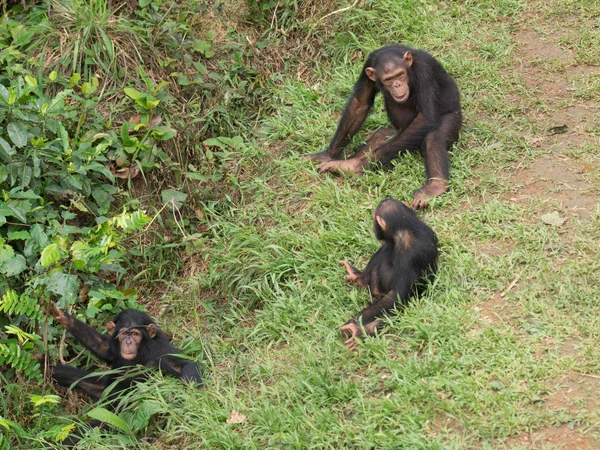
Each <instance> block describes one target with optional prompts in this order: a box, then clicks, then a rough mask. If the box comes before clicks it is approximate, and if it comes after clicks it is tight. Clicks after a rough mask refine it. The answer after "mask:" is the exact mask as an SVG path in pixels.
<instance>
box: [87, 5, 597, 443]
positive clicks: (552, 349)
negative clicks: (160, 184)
mask: <svg viewBox="0 0 600 450" xmlns="http://www.w3.org/2000/svg"><path fill="white" fill-rule="evenodd" d="M561 5H562V6H561ZM585 5H587V6H585ZM370 8H371V9H369V10H367V11H365V10H359V9H353V10H351V11H348V12H346V13H344V14H343V15H338V16H336V17H335V18H334V20H335V21H336V23H337V25H336V28H337V29H339V30H340V31H339V32H338V33H337V34H336V37H335V40H334V42H333V43H332V45H331V47H329V48H328V51H329V52H330V54H329V55H328V56H329V60H328V61H327V64H326V66H321V67H319V68H318V69H316V71H317V73H316V74H315V77H314V79H313V82H312V83H306V84H304V83H301V82H298V81H296V79H295V76H290V77H289V78H285V77H284V81H283V82H281V83H279V85H278V87H277V88H276V91H275V92H274V100H273V101H274V102H277V103H279V104H281V106H280V107H279V109H278V112H277V113H276V114H274V115H272V116H270V117H267V118H265V119H264V121H263V122H262V123H261V127H260V130H261V135H260V136H259V137H257V139H256V140H255V141H254V142H252V143H250V144H249V145H248V148H247V151H246V152H245V153H244V155H243V156H242V158H241V159H240V161H239V164H240V168H241V169H240V171H239V175H238V182H239V192H238V193H237V195H236V196H234V198H235V200H234V201H231V202H230V203H214V204H206V205H202V206H201V208H202V210H203V211H204V214H205V215H206V218H207V225H208V226H209V229H210V231H211V232H212V237H211V239H207V244H206V245H207V247H206V249H205V254H204V260H203V261H199V262H198V264H199V265H201V264H203V265H205V266H206V267H207V268H206V270H205V271H203V272H202V273H200V274H196V275H194V277H193V278H191V279H190V280H188V282H189V284H190V286H191V288H190V290H189V292H191V295H189V294H185V295H181V296H177V295H174V296H173V298H172V299H167V300H166V301H167V302H169V304H170V305H169V306H170V308H171V309H172V314H171V313H170V314H169V316H170V317H168V318H163V322H164V323H167V324H169V325H168V328H172V329H177V325H178V324H179V323H178V321H180V323H181V324H182V326H183V327H185V328H187V329H189V330H190V332H191V334H192V336H201V341H198V340H192V339H188V340H187V341H186V342H187V350H188V351H191V352H193V351H199V352H200V353H203V357H202V360H203V363H204V365H205V367H206V375H207V388H206V389H205V390H204V391H202V392H195V391H192V390H190V389H185V388H181V387H180V385H179V384H178V383H177V381H175V380H170V379H159V380H158V379H157V381H156V383H151V384H148V385H146V386H145V387H142V388H141V390H140V392H141V395H139V397H138V402H140V403H142V404H144V405H146V406H148V405H151V406H152V407H153V408H154V411H159V412H163V413H165V414H164V415H162V416H160V420H159V421H158V423H157V426H158V427H159V428H161V429H162V430H163V431H160V432H156V431H150V434H151V435H154V436H155V437H158V440H159V441H158V443H156V442H152V443H151V444H147V443H144V440H141V441H140V447H142V448H198V445H199V443H200V442H201V443H203V444H204V446H205V447H206V448H267V447H271V448H281V447H291V448H310V447H314V448H410V449H416V448H427V449H430V448H457V449H458V448H460V449H462V448H503V446H504V445H506V446H507V447H513V446H519V445H521V446H522V448H529V445H530V441H528V440H527V439H526V438H523V439H521V437H523V436H527V435H528V433H530V432H531V434H529V435H528V436H529V437H530V438H532V439H534V440H535V438H536V436H538V435H537V434H536V431H535V430H552V429H554V428H556V429H564V431H565V433H563V434H564V435H565V436H567V437H566V438H565V439H567V438H573V439H576V438H579V437H582V439H586V440H589V441H590V442H596V443H598V442H600V440H599V439H598V432H599V431H600V415H599V414H598V412H597V409H596V408H595V406H597V404H598V403H597V400H596V401H595V402H591V403H590V400H589V399H588V397H586V396H585V395H583V394H582V396H581V398H580V399H575V401H576V405H577V407H571V406H570V405H567V404H566V403H565V404H561V405H559V407H556V408H552V407H550V403H551V400H552V399H556V395H557V393H560V390H559V387H557V386H559V385H560V382H561V380H562V379H564V377H565V376H568V374H572V373H578V372H581V373H593V372H596V371H597V370H598V367H599V366H600V353H599V352H598V349H597V347H596V345H595V343H596V341H597V339H596V338H597V336H598V334H599V333H600V323H599V321H598V319H597V299H598V295H597V294H598V285H599V283H600V277H599V275H598V271H597V269H598V262H597V261H598V258H597V256H598V250H599V244H598V239H597V236H598V232H599V231H600V210H599V209H598V207H597V206H596V208H595V210H593V211H592V212H591V214H589V215H587V217H585V218H581V219H580V218H579V216H577V215H574V214H572V215H568V214H569V213H568V211H567V210H566V209H560V208H559V207H558V206H557V205H556V204H554V203H552V201H550V202H544V201H542V200H540V199H539V198H537V197H535V196H531V197H529V198H526V199H525V200H520V201H513V200H511V199H513V198H514V197H515V196H516V195H518V188H519V181H518V179H517V178H515V174H516V173H517V171H518V170H521V168H526V167H529V166H531V165H532V164H533V163H534V161H535V160H536V159H538V158H541V157H544V156H547V155H549V154H552V150H551V148H550V146H546V145H537V146H535V145H533V144H532V142H537V141H534V139H535V138H536V137H538V136H545V135H546V131H545V130H546V128H545V122H544V121H543V120H542V119H541V118H540V117H546V116H544V114H545V113H546V112H547V111H548V110H552V109H553V108H556V104H555V103H553V102H552V101H551V99H546V98H545V97H544V93H543V92H536V91H535V90H532V89H531V88H530V87H529V86H528V85H527V83H526V82H525V81H524V79H523V75H522V74H521V73H520V70H519V65H520V64H522V63H523V62H522V61H520V60H519V54H518V49H517V41H516V39H515V34H516V33H517V31H518V30H523V29H525V30H527V29H531V28H533V29H536V30H537V31H538V32H539V33H542V34H543V33H544V32H545V33H547V35H548V36H551V33H552V32H553V31H554V30H557V29H558V30H561V31H562V32H563V33H562V34H561V38H560V45H562V46H563V48H565V49H567V48H572V49H575V50H574V51H575V52H576V55H577V58H578V59H577V62H578V63H579V64H581V65H588V66H590V67H591V66H594V67H595V69H594V68H592V69H593V70H595V72H593V71H592V72H593V73H595V76H596V78H595V79H594V78H593V77H589V78H586V79H581V80H576V81H575V82H573V83H572V85H571V86H572V88H573V90H572V91H570V99H571V102H576V101H579V100H581V101H584V100H585V101H593V100H594V99H595V101H597V100H598V99H599V98H600V84H599V83H598V78H597V77H598V69H597V67H598V65H599V64H600V61H598V60H597V55H595V53H594V51H593V50H592V48H593V47H594V45H596V46H597V44H598V42H597V35H595V34H594V33H595V32H597V29H595V28H594V24H597V21H598V17H599V13H600V11H599V10H598V8H597V7H591V6H589V2H587V1H584V0H580V1H570V2H566V3H565V2H559V1H550V0H548V1H546V2H540V3H539V4H538V3H536V2H525V1H518V0H487V1H482V2H467V1H464V2H427V4H423V3H421V2H419V1H403V2H398V1H391V0H388V1H381V2H374V3H373V4H372V5H371V7H370ZM581 8H587V13H585V14H582V11H581ZM573 17H575V18H577V17H580V18H581V20H576V21H575V25H571V26H572V27H573V26H574V27H576V28H573V29H567V25H566V24H567V22H566V18H573ZM359 35H362V36H363V37H362V38H361V44H360V45H358V46H357V44H356V39H355V37H354V36H359ZM582 36H583V37H582ZM585 36H587V38H584V37H585ZM595 36H596V37H595ZM394 41H402V42H407V43H410V44H412V45H414V46H416V47H421V48H425V49H427V50H429V51H430V52H431V53H432V54H434V55H435V56H437V57H439V59H440V60H441V61H442V62H443V64H444V65H445V67H446V68H447V69H448V71H449V72H450V73H451V74H452V75H453V76H454V77H455V78H456V80H457V82H458V84H459V86H460V88H461V92H462V96H463V108H464V114H465V126H464V129H463V133H462V137H461V141H460V143H459V145H458V146H457V148H455V150H454V151H453V158H452V176H453V180H452V190H451V192H450V193H449V194H447V195H445V196H444V197H443V198H441V199H439V200H436V201H435V202H434V205H433V207H432V208H430V210H429V211H427V212H425V213H424V214H423V215H422V216H423V218H424V219H425V220H426V221H427V222H428V223H429V224H430V225H431V226H432V227H433V228H434V229H435V230H436V232H437V233H438V236H439V238H440V242H441V247H442V257H441V262H440V272H439V276H438V278H437V281H436V282H435V284H434V286H432V288H431V289H430V290H429V292H428V294H427V295H426V296H425V297H424V298H422V299H419V300H417V301H415V302H414V304H413V306H412V307H411V308H409V309H408V310H407V311H406V312H405V313H404V314H402V315H400V316H397V317H394V318H390V319H389V320H388V326H387V327H386V328H385V329H384V331H383V333H382V335H381V336H380V337H378V338H376V339H368V340H367V341H366V342H365V343H364V345H362V346H361V348H360V349H359V350H358V351H356V352H354V353H350V352H348V351H346V349H345V348H344V346H343V342H342V339H341V336H340V334H339V331H338V328H339V326H340V325H341V324H342V323H344V322H345V321H346V320H348V318H350V317H351V315H353V314H354V313H355V312H356V311H358V310H360V309H361V308H362V307H363V306H364V305H365V304H366V303H367V302H368V300H369V298H368V294H367V292H365V291H361V290H357V289H355V288H353V287H350V286H349V285H348V284H347V283H346V282H344V280H343V279H342V277H343V269H342V268H341V267H340V266H338V265H337V261H338V260H339V259H346V258H348V259H350V260H351V261H354V262H355V263H357V265H358V266H361V265H362V264H364V263H366V261H367V259H368V257H369V255H370V254H371V253H372V252H373V251H374V250H375V249H376V248H377V246H378V244H377V242H376V241H375V240H374V238H373V236H372V232H371V219H370V212H371V210H372V208H373V207H374V206H375V205H376V204H377V203H378V202H379V201H380V200H381V199H383V198H385V197H396V198H399V199H410V198H411V192H412V191H413V190H414V189H416V188H418V187H419V186H420V184H421V183H422V181H423V177H424V169H423V161H422V158H421V157H420V156H418V155H407V156H404V157H402V158H401V159H400V160H399V161H398V164H397V165H396V166H395V167H394V168H392V169H391V170H387V171H375V172H372V173H368V174H367V175H365V176H364V177H361V178H356V177H348V178H334V177H331V176H323V175H319V174H317V173H316V171H315V169H314V167H313V166H312V164H310V163H308V162H304V161H302V160H301V159H300V155H302V154H306V153H311V152H314V151H316V150H319V149H321V148H323V147H324V146H325V145H326V143H327V141H328V139H329V138H330V136H331V135H332V133H333V131H334V129H335V125H336V121H337V119H338V117H339V111H340V110H341V108H342V106H343V103H344V100H345V98H346V97H347V95H348V94H349V92H350V88H351V86H352V83H353V81H354V79H355V77H356V75H357V73H358V71H359V70H360V67H361V64H362V61H361V60H362V58H361V57H358V58H356V59H354V60H352V61H350V58H349V55H350V54H353V52H355V51H356V49H357V48H358V49H360V50H362V52H363V55H366V54H367V53H368V52H369V51H371V50H373V49H375V48H377V47H379V46H380V45H382V44H384V43H387V42H394ZM594 58H595V59H594ZM542 63H545V64H547V65H548V66H550V67H553V61H552V60H551V59H550V60H549V61H542ZM549 70H550V69H549ZM292 73H293V71H292ZM568 104H569V103H568V100H567V103H566V104H563V105H562V106H565V105H568ZM375 110H376V113H375V114H374V115H373V116H372V117H371V118H370V119H369V120H368V122H367V125H368V127H369V129H375V128H377V127H379V126H381V125H384V124H385V123H386V118H385V115H384V114H383V112H382V108H381V104H379V103H378V104H377V106H376V109H375ZM596 117H597V116H596ZM590 127H591V128H588V130H587V131H586V133H587V134H586V136H587V137H591V138H592V140H593V138H594V136H596V138H595V139H596V141H595V144H596V145H595V146H594V145H589V146H587V147H583V149H584V150H585V151H583V150H582V151H577V150H574V151H571V152H570V153H568V156H569V158H571V160H574V161H581V162H582V163H585V164H587V165H588V166H589V167H591V168H593V170H592V171H591V172H589V173H586V174H584V175H585V176H586V177H588V180H589V181H590V182H591V183H592V185H594V184H593V183H594V182H595V185H594V186H596V187H595V188H594V189H596V191H595V194H596V195H597V193H598V192H597V186H598V184H597V183H598V170H599V169H598V167H599V162H600V157H599V154H598V145H597V135H598V132H599V131H600V128H599V124H598V122H597V119H595V122H594V121H592V122H591V125H590ZM593 193H594V192H592V194H593ZM554 209H559V211H561V214H562V215H568V217H569V221H568V222H567V225H565V226H563V227H560V228H554V227H551V226H548V225H546V224H544V223H542V222H541V221H540V220H539V217H540V216H541V215H542V214H544V213H547V212H550V211H552V210H554ZM513 280H516V283H515V284H514V287H511V289H510V290H509V291H508V293H507V294H506V295H505V296H500V293H501V292H503V291H505V290H507V288H508V287H509V285H511V281H513ZM192 309H195V310H196V311H197V314H198V316H197V317H198V322H196V320H194V318H193V317H191V314H190V311H191V310H192ZM192 341H193V342H192ZM201 348H202V349H203V350H204V351H202V350H201ZM567 348H568V349H569V350H566V349H567ZM561 377H563V378H561ZM582 379H583V378H582ZM593 381H594V379H593V378H589V380H588V384H586V385H585V386H586V388H589V389H592V390H594V391H593V392H595V393H596V397H597V393H598V385H597V384H593V383H592V382H593ZM579 385H581V383H580V384H579ZM553 396H554V397H553ZM232 411H239V412H240V413H241V414H243V415H244V416H245V418H243V420H241V423H237V424H227V423H226V420H227V419H228V418H229V417H230V415H231V413H232ZM562 424H568V427H562V428H557V427H559V426H561V425H562ZM583 433H585V435H583ZM580 434H581V436H580ZM99 435H100V434H99V432H97V433H96V434H94V435H92V436H91V437H90V438H89V439H88V441H89V442H90V443H91V444H90V445H91V447H92V448H98V445H99V444H97V443H95V444H93V443H92V442H93V441H94V440H97V439H99ZM511 436H512V437H511ZM515 436H516V437H515ZM569 436H570V437H569ZM102 439H103V440H102V446H103V447H108V446H109V443H110V442H111V441H110V439H109V438H102ZM594 439H596V440H595V441H594ZM503 442H505V444H503ZM548 442H549V441H543V440H542V443H541V444H540V445H542V446H543V445H548V446H550V444H549V443H548ZM564 442H567V441H564ZM116 445H117V444H115V446H116ZM549 448H550V447H549ZM566 448H576V447H566Z"/></svg>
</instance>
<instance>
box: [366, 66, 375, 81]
mask: <svg viewBox="0 0 600 450" xmlns="http://www.w3.org/2000/svg"><path fill="white" fill-rule="evenodd" d="M365 73H366V74H367V76H368V77H369V79H370V80H371V81H377V77H376V76H375V69H373V68H372V67H367V68H366V69H365Z"/></svg>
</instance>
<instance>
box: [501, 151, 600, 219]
mask: <svg viewBox="0 0 600 450" xmlns="http://www.w3.org/2000/svg"><path fill="white" fill-rule="evenodd" d="M584 173H585V168H584V165H583V164H582V163H581V167H580V168H579V167H577V163H576V162H574V161H572V160H570V159H569V158H567V157H564V156H563V157H544V158H539V159H537V160H536V161H534V163H533V164H532V165H531V166H530V167H528V168H526V169H523V170H521V171H519V172H517V174H516V175H515V176H514V181H515V182H516V184H517V186H520V187H519V188H518V189H517V191H516V194H517V195H516V196H515V195H514V193H513V194H511V200H512V201H523V200H529V199H534V198H539V199H542V201H544V202H553V203H555V204H556V206H557V207H558V208H560V209H562V210H564V211H569V212H570V213H574V214H578V215H579V216H580V217H581V218H586V217H588V216H589V215H590V214H592V213H593V212H594V210H595V208H596V205H597V204H598V202H600V195H598V194H595V193H594V192H593V189H594V188H593V186H591V185H590V184H589V183H588V182H587V181H586V180H585V178H584V175H583V174H584Z"/></svg>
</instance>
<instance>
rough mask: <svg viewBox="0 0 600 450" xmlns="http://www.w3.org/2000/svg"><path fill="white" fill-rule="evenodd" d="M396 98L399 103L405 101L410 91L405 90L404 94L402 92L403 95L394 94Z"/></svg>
mask: <svg viewBox="0 0 600 450" xmlns="http://www.w3.org/2000/svg"><path fill="white" fill-rule="evenodd" d="M393 97H394V100H396V102H397V103H404V102H405V101H406V99H407V97H408V92H405V93H404V94H402V95H401V96H399V97H397V96H395V95H394V96H393Z"/></svg>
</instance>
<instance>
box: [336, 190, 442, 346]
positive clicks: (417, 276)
mask: <svg viewBox="0 0 600 450" xmlns="http://www.w3.org/2000/svg"><path fill="white" fill-rule="evenodd" d="M373 230H374V232H375V237H377V239H379V240H380V241H383V244H382V245H381V248H380V249H379V250H377V252H376V253H375V254H374V255H373V256H372V257H371V260H370V261H369V263H368V264H367V267H366V268H365V270H363V271H362V272H361V271H360V270H358V269H356V268H355V267H353V266H351V265H350V263H348V261H340V264H341V265H343V266H344V267H345V268H346V271H347V272H348V275H346V276H345V277H344V279H346V280H348V281H352V282H354V283H356V284H358V285H359V286H366V287H368V288H369V289H370V291H371V295H372V296H373V298H374V301H373V303H372V304H371V305H370V306H369V307H367V308H365V309H364V310H363V311H361V312H360V313H359V315H358V319H351V320H349V321H348V322H346V323H345V324H344V325H343V326H342V328H341V331H342V335H343V336H344V337H345V338H346V342H345V344H346V346H347V347H348V349H350V350H354V349H355V348H356V347H357V346H358V339H360V338H362V337H363V329H364V332H365V333H366V334H367V335H370V336H372V335H374V334H375V330H376V328H377V327H378V326H380V325H381V321H380V320H377V319H378V318H379V317H381V315H382V313H384V312H386V311H389V310H391V309H392V308H393V307H394V306H402V307H404V306H406V304H407V303H408V300H409V298H410V297H411V295H413V294H418V293H419V291H420V290H421V288H422V287H423V285H424V283H423V281H426V280H427V279H430V278H431V277H432V276H433V275H434V274H435V272H436V270H437V257H438V241H437V237H436V235H435V233H434V232H433V230H432V229H431V228H429V227H428V226H427V225H426V224H425V223H424V222H422V221H421V220H420V219H419V218H418V217H417V215H416V214H415V212H414V211H413V210H412V209H410V208H409V207H408V206H407V205H406V204H404V203H401V202H399V201H397V200H394V199H388V200H384V201H382V202H381V203H380V204H379V205H378V206H377V208H376V209H375V210H374V211H373ZM398 300H399V301H400V304H399V305H397V301H398ZM361 323H362V328H361Z"/></svg>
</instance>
